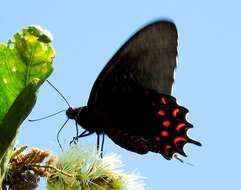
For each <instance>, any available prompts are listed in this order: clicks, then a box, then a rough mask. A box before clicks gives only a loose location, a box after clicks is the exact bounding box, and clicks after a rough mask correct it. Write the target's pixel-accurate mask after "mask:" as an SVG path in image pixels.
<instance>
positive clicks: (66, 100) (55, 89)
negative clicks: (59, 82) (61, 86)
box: [46, 80, 71, 107]
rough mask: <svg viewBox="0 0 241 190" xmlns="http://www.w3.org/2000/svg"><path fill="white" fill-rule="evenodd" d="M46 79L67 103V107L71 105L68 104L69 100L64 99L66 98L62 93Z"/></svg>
mask: <svg viewBox="0 0 241 190" xmlns="http://www.w3.org/2000/svg"><path fill="white" fill-rule="evenodd" d="M46 81H47V83H49V85H50V86H51V87H52V88H53V89H54V90H55V91H56V92H57V93H58V94H59V95H60V96H61V97H62V98H63V99H64V101H65V102H66V103H67V105H68V106H69V107H71V106H70V104H69V102H68V101H67V100H66V98H65V97H64V95H63V94H62V93H61V92H60V91H59V90H58V89H57V88H56V87H55V86H54V85H53V84H52V83H51V82H50V81H49V80H46Z"/></svg>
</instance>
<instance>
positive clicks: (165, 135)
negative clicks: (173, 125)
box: [161, 131, 169, 137]
mask: <svg viewBox="0 0 241 190" xmlns="http://www.w3.org/2000/svg"><path fill="white" fill-rule="evenodd" d="M161 134H162V136H163V137H168V135H169V134H168V132H167V131H162V133H161Z"/></svg>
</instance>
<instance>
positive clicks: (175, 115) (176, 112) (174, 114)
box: [172, 108, 180, 117]
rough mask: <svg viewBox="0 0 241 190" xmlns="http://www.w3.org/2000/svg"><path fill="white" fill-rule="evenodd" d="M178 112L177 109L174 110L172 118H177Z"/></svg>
mask: <svg viewBox="0 0 241 190" xmlns="http://www.w3.org/2000/svg"><path fill="white" fill-rule="evenodd" d="M179 111H180V110H179V108H175V109H174V110H173V112H172V115H173V117H177V114H178V112H179Z"/></svg>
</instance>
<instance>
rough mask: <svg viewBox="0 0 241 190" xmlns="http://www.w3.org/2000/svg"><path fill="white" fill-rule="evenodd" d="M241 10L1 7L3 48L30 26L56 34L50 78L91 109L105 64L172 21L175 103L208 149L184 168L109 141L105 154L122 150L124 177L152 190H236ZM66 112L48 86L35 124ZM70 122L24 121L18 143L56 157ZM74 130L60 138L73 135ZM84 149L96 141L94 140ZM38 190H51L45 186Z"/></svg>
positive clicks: (202, 4) (217, 6)
mask: <svg viewBox="0 0 241 190" xmlns="http://www.w3.org/2000/svg"><path fill="white" fill-rule="evenodd" d="M240 7H241V4H240V3H239V1H238V0H236V1H235V0H230V1H224V0H213V1H208V0H202V1H191V0H183V1H178V0H175V1H174V0H169V1H164V0H149V1H140V0H132V1H127V0H122V1H111V0H103V1H93V0H92V1H91V0H89V1H81V0H80V1H78V0H70V1H60V0H58V1H57V0H51V1H47V0H42V1H30V0H22V1H12V0H10V1H3V2H1V11H0V27H1V30H0V41H1V42H6V41H7V39H8V38H11V37H12V35H13V33H15V32H17V31H19V30H20V29H21V28H22V27H24V26H27V25H30V24H38V25H41V26H43V27H44V28H46V29H48V30H49V31H50V32H51V33H52V34H53V36H54V41H53V46H54V48H55V50H56V58H55V61H54V62H55V70H54V72H53V74H52V75H51V76H50V80H51V81H52V82H53V83H54V84H55V86H56V87H57V88H58V89H59V90H60V91H61V92H62V93H63V94H64V95H65V96H66V98H67V99H68V101H69V102H70V103H71V105H73V106H82V105H85V104H86V102H87V100H88V96H89V93H90V90H91V87H92V85H93V83H94V81H95V79H96V77H97V75H98V73H99V72H100V71H101V69H102V68H103V66H104V65H105V64H106V63H107V61H108V60H109V59H110V58H111V57H112V55H113V54H114V53H115V52H116V51H117V50H118V48H119V47H120V46H121V44H123V43H124V42H125V41H126V39H128V38H129V37H130V35H131V34H133V32H135V31H136V30H138V29H139V28H140V27H141V26H143V25H145V24H147V23H149V22H150V21H153V20H157V19H161V18H169V19H172V20H173V21H174V22H175V23H176V25H177V28H178V32H179V57H178V60H179V61H178V62H179V64H178V67H177V70H176V81H175V84H174V93H173V95H174V96H175V97H177V99H178V101H179V103H181V104H182V105H184V106H185V107H187V108H189V110H190V113H189V119H190V121H191V122H192V123H193V124H194V128H193V129H192V130H190V131H189V135H190V136H191V137H192V138H194V139H197V140H199V141H201V142H202V144H203V146H202V147H201V148H200V147H196V146H194V145H187V146H185V152H186V153H187V154H188V158H186V159H185V161H186V162H191V163H192V164H194V167H191V166H189V165H186V164H181V163H180V162H178V161H176V160H172V161H167V160H165V159H164V158H162V157H161V155H159V154H154V153H153V154H152V153H149V154H147V155H144V156H141V155H137V154H134V153H131V152H128V151H126V150H124V149H121V148H119V147H118V146H116V145H115V144H114V143H112V142H111V141H110V140H107V141H106V146H105V152H106V153H110V152H116V153H118V154H120V155H121V157H122V160H123V161H124V163H125V170H126V171H132V170H134V169H136V170H138V171H139V172H140V174H141V175H143V176H145V177H146V178H147V179H146V180H145V182H146V184H147V185H146V189H148V190H149V189H150V190H161V189H169V190H172V189H173V190H174V189H179V190H184V189H185V190H193V189H195V190H203V189H207V190H208V189H219V190H226V189H239V188H240V186H241V180H240V171H241V163H240V160H241V142H240V140H239V139H240V134H241V126H240V107H241V103H240V96H241V90H240V82H241V62H240V54H241V24H240V18H241V12H240ZM63 108H66V104H65V102H64V101H63V100H62V99H61V98H60V97H59V96H58V95H57V94H56V92H55V91H54V90H53V89H52V88H51V87H49V86H48V84H44V85H43V86H42V87H41V89H40V92H39V97H38V101H37V104H36V106H35V107H34V109H33V111H32V113H31V115H30V118H38V117H41V116H44V115H47V114H50V113H54V112H55V111H58V110H61V109H63ZM65 119H66V117H65V115H64V114H62V115H58V116H56V117H53V118H51V119H47V120H44V121H40V122H35V123H29V122H24V124H23V126H22V128H21V131H20V135H19V145H22V144H28V145H29V146H30V147H32V146H33V147H39V148H46V149H51V150H53V151H54V152H58V151H59V148H58V146H57V143H56V140H55V139H56V133H57V131H58V129H59V127H60V126H61V125H62V124H63V122H64V121H65ZM74 132H75V126H74V122H69V123H68V125H67V127H66V128H65V129H64V131H63V133H62V135H61V139H62V142H66V143H67V142H68V140H69V139H71V137H72V136H73V135H74V134H75V133H74ZM82 142H92V143H95V136H94V135H93V137H90V138H85V139H83V140H82ZM39 189H44V185H41V186H40V188H39Z"/></svg>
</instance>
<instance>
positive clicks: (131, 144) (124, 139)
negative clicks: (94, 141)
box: [105, 127, 150, 154]
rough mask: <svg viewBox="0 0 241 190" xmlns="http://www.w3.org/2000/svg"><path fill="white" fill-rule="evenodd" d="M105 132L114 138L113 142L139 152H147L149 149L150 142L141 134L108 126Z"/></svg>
mask: <svg viewBox="0 0 241 190" xmlns="http://www.w3.org/2000/svg"><path fill="white" fill-rule="evenodd" d="M105 133H106V134H107V135H108V136H109V138H110V139H112V141H113V142H115V143H116V144H118V145H119V146H121V147H122V148H125V149H127V150H130V151H132V152H136V153H138V154H146V153H147V152H148V151H149V145H150V143H149V142H148V141H147V140H146V139H144V138H142V137H141V136H138V135H134V134H131V133H128V132H126V131H124V130H120V129H117V128H114V127H112V128H107V129H106V130H105Z"/></svg>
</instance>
